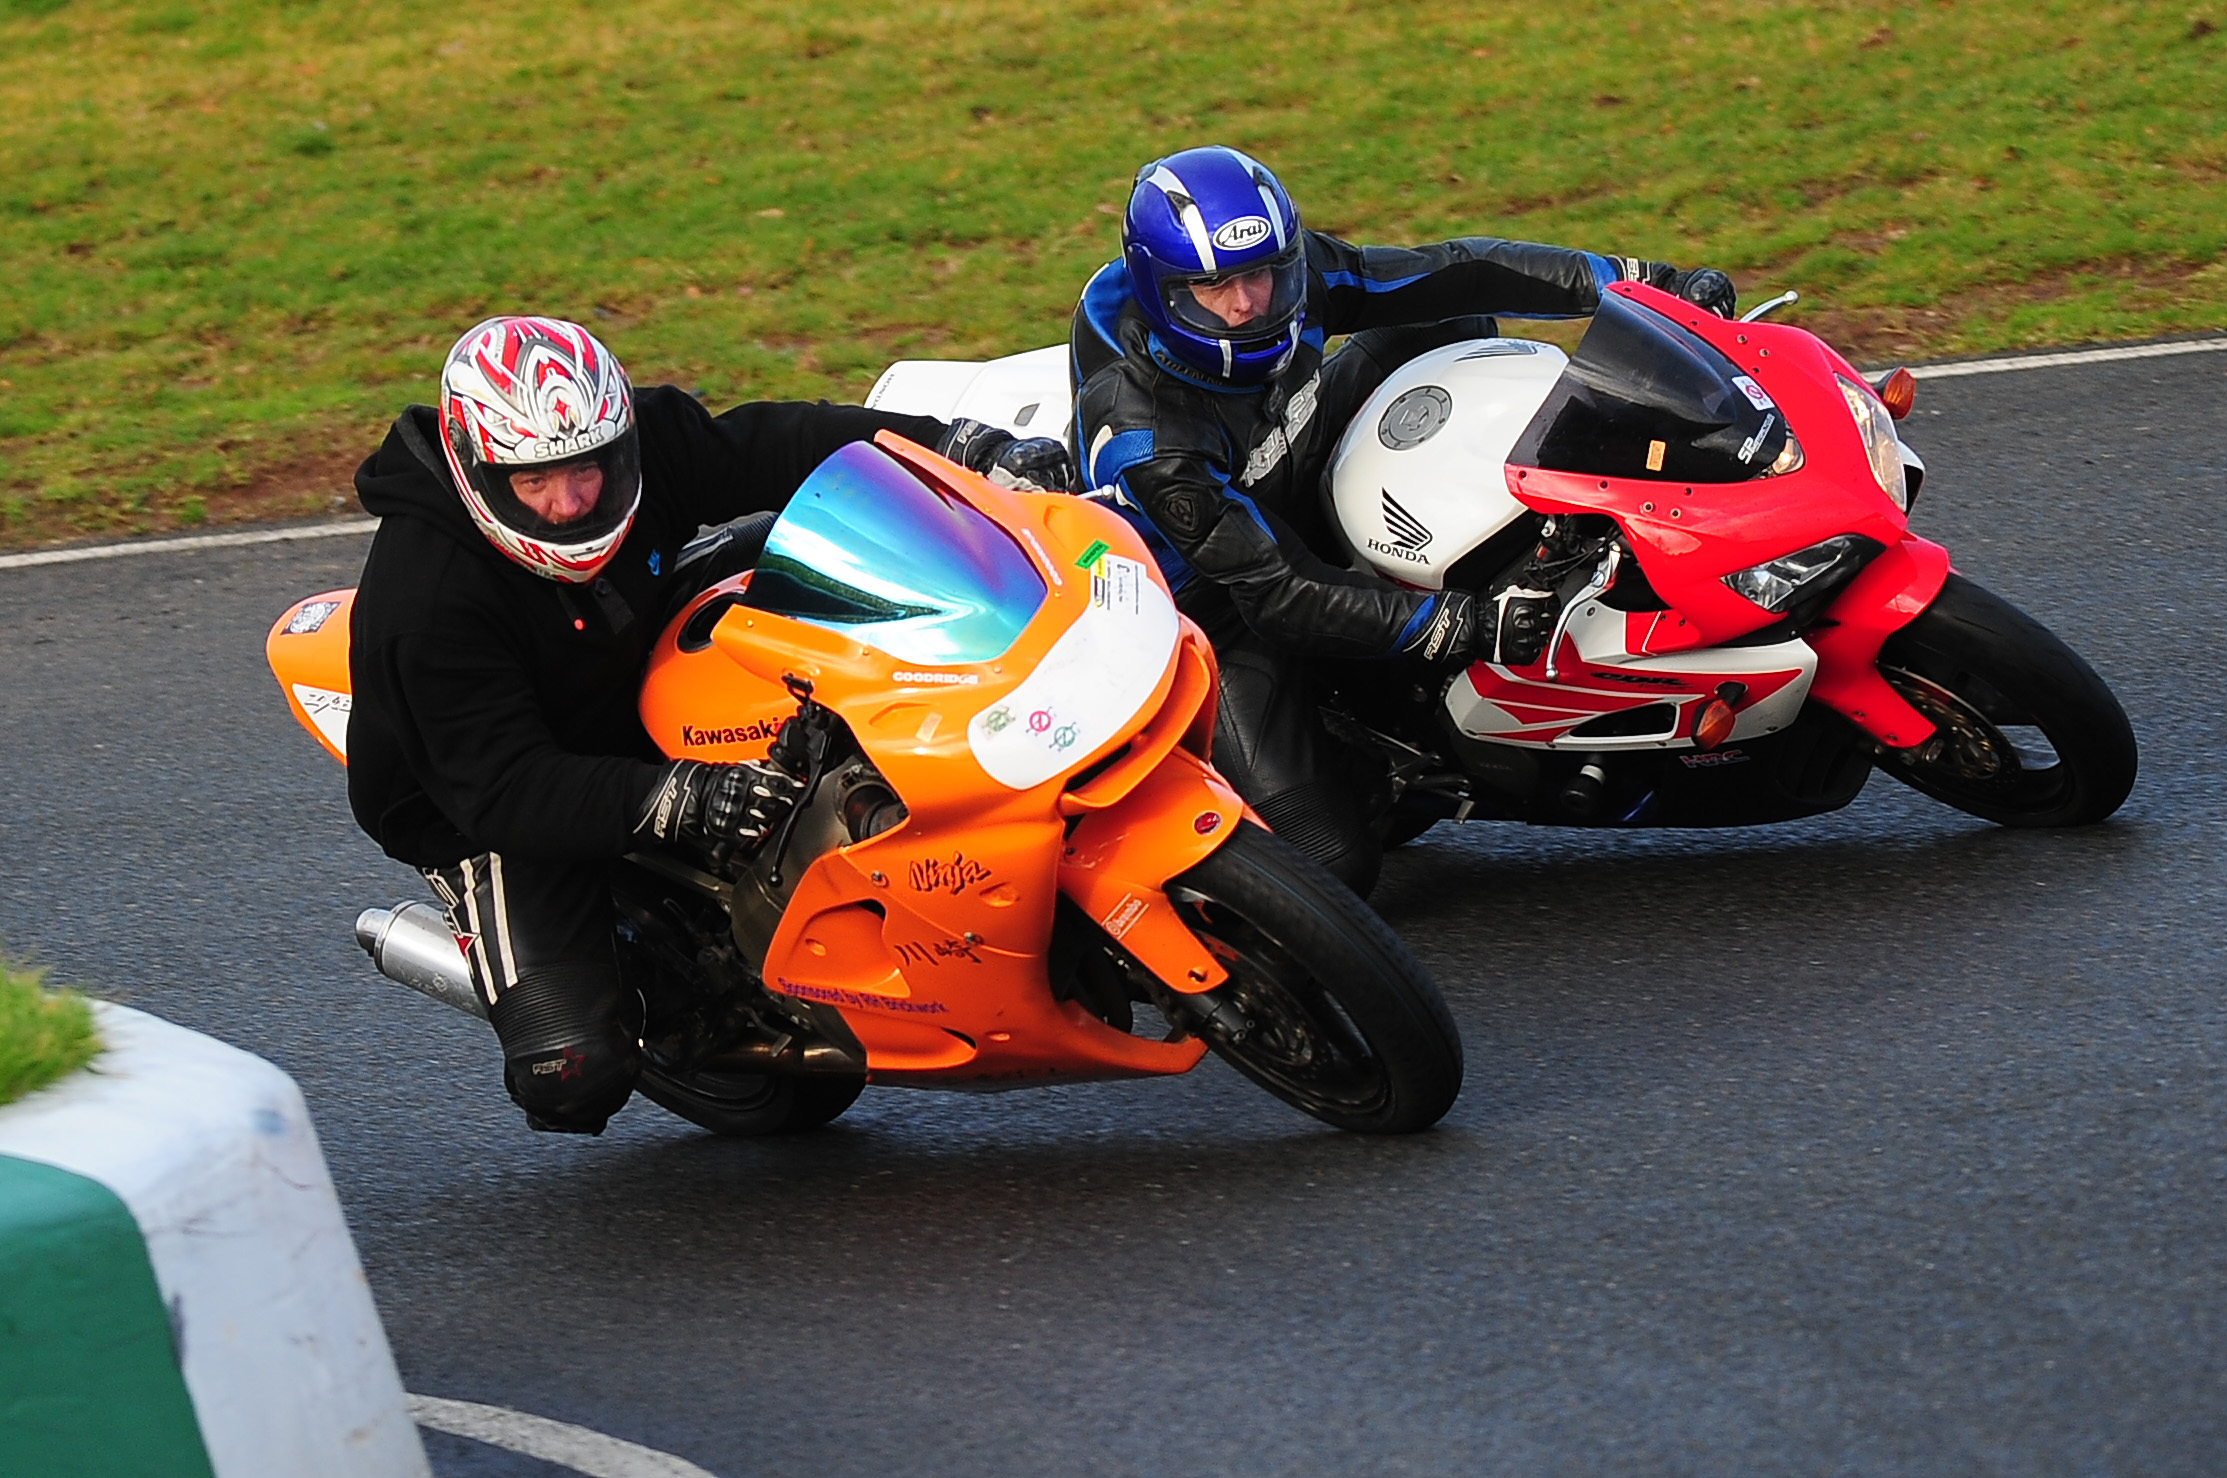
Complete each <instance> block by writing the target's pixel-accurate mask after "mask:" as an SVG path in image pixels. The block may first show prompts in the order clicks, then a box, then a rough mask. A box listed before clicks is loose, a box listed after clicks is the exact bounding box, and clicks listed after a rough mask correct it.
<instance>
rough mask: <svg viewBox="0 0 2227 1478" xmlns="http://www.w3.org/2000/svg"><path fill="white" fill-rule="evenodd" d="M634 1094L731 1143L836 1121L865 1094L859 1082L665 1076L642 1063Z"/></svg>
mask: <svg viewBox="0 0 2227 1478" xmlns="http://www.w3.org/2000/svg"><path fill="white" fill-rule="evenodd" d="M634 1086H635V1089H636V1090H637V1091H638V1092H640V1093H641V1095H642V1096H643V1097H644V1098H646V1099H648V1100H649V1101H650V1102H651V1103H654V1104H656V1105H657V1106H658V1107H659V1108H661V1109H664V1110H665V1111H666V1112H667V1113H671V1114H677V1115H679V1116H680V1117H681V1118H683V1119H686V1120H687V1121H688V1122H689V1123H691V1124H694V1125H696V1126H697V1127H698V1128H700V1129H709V1130H710V1131H711V1132H712V1133H714V1134H721V1135H725V1136H727V1137H729V1138H732V1139H755V1138H760V1137H762V1136H764V1135H768V1134H800V1133H802V1132H804V1131H805V1130H807V1129H817V1128H819V1127H820V1126H821V1125H822V1124H827V1123H831V1122H833V1121H834V1120H835V1119H837V1118H840V1117H841V1116H842V1114H843V1111H844V1110H845V1109H848V1108H849V1107H850V1106H851V1105H852V1104H854V1103H856V1102H857V1101H858V1095H859V1094H861V1093H863V1092H864V1091H865V1090H866V1080H865V1079H864V1078H836V1077H826V1078H788V1077H776V1076H774V1075H773V1074H771V1073H719V1074H711V1073H701V1074H695V1075H689V1074H669V1073H667V1072H665V1071H664V1070H663V1069H661V1068H655V1067H650V1066H648V1065H647V1064H645V1065H644V1066H643V1068H642V1076H641V1078H640V1080H639V1081H637V1082H636V1083H635V1085H634Z"/></svg>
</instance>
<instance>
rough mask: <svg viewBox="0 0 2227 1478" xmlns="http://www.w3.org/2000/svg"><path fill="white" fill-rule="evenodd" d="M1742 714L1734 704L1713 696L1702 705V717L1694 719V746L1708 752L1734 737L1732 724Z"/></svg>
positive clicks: (1736, 721)
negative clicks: (1736, 709) (1733, 709)
mask: <svg viewBox="0 0 2227 1478" xmlns="http://www.w3.org/2000/svg"><path fill="white" fill-rule="evenodd" d="M1739 721H1740V716H1739V715H1738V714H1736V713H1734V712H1733V711H1732V705H1731V704H1729V703H1727V702H1725V701H1724V700H1723V699H1722V698H1711V699H1710V700H1709V701H1708V702H1707V703H1705V704H1703V705H1702V707H1701V717H1699V718H1697V719H1695V720H1694V721H1693V747H1694V748H1696V749H1698V750H1700V751H1701V752H1702V753H1703V754H1707V753H1708V752H1709V751H1710V750H1712V749H1715V748H1716V747H1717V746H1718V745H1720V744H1722V743H1724V741H1725V740H1727V739H1730V738H1731V737H1732V726H1733V725H1734V724H1736V723H1738V722H1739Z"/></svg>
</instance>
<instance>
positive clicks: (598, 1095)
mask: <svg viewBox="0 0 2227 1478" xmlns="http://www.w3.org/2000/svg"><path fill="white" fill-rule="evenodd" d="M619 1005H620V996H619V984H618V977H617V975H616V973H615V972H614V971H613V970H612V969H611V968H610V967H609V966H608V965H603V964H601V963H600V962H599V963H598V964H596V965H592V966H591V965H552V966H546V967H544V968H542V969H539V970H522V971H520V972H519V979H518V983H517V984H516V985H514V986H512V987H511V988H510V989H509V990H507V991H504V992H503V993H502V995H501V996H500V997H499V998H498V999H497V1000H496V1002H495V1005H494V1007H493V1008H492V1009H491V1010H490V1011H489V1012H488V1017H489V1020H490V1021H491V1022H492V1023H493V1024H494V1027H495V1035H496V1036H497V1037H498V1038H499V1039H500V1040H501V1042H502V1044H503V1083H504V1086H505V1087H507V1088H508V1089H509V1090H510V1096H511V1098H512V1100H513V1101H514V1102H516V1103H517V1105H518V1106H519V1107H520V1108H522V1109H524V1110H525V1111H526V1118H527V1122H528V1123H530V1124H532V1125H533V1127H535V1128H536V1129H548V1130H554V1131H558V1132H562V1133H573V1134H600V1133H602V1132H603V1126H604V1123H605V1121H607V1120H608V1119H609V1118H610V1117H611V1115H613V1114H615V1113H617V1112H618V1111H619V1110H620V1109H621V1108H622V1107H624V1106H625V1104H626V1101H627V1099H628V1098H629V1097H630V1096H631V1095H632V1094H633V1092H634V1080H635V1079H636V1077H638V1076H639V1075H640V1073H641V1052H640V1049H639V1048H638V1047H637V1046H636V1045H635V1042H634V1037H633V1034H632V1033H631V1032H629V1031H628V1030H627V1029H626V1025H625V1023H624V1021H622V1020H621V1014H620V1010H619Z"/></svg>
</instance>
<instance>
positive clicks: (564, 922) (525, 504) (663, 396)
mask: <svg viewBox="0 0 2227 1478" xmlns="http://www.w3.org/2000/svg"><path fill="white" fill-rule="evenodd" d="M883 430H889V431H895V432H897V433H899V434H901V435H904V436H908V437H911V438H913V439H915V440H917V441H921V442H924V443H927V444H930V445H933V446H935V447H936V448H937V450H939V451H941V452H943V453H944V454H945V455H946V456H949V457H952V458H953V459H954V460H956V461H960V462H963V463H965V464H966V465H967V466H969V467H971V468H973V469H974V470H975V471H977V472H981V473H984V474H986V475H988V476H990V477H991V478H992V480H994V481H1002V482H1004V483H1005V484H1006V485H1008V486H1037V485H1039V484H1053V485H1059V486H1064V485H1066V483H1067V482H1068V481H1069V480H1070V478H1071V476H1072V470H1071V467H1070V464H1069V462H1068V458H1067V452H1066V449H1065V448H1064V447H1063V446H1061V445H1060V443H1058V442H1057V441H1053V440H1050V439H1048V438H1041V437H1039V438H1035V439H1033V440H1026V441H1017V440H1015V438H1014V437H1013V436H1012V435H1011V434H1010V433H1008V432H1005V431H1002V430H999V429H997V428H994V427H987V426H983V425H981V424H980V423H977V422H972V421H959V422H955V423H953V424H952V425H950V426H945V425H944V424H943V423H942V422H940V421H935V420H931V419H929V418H927V417H923V416H899V415H891V414H888V413H885V412H879V411H871V410H864V409H861V408H859V407H856V406H835V405H829V404H827V403H826V402H825V401H822V402H820V403H819V404H817V405H805V404H780V403H774V402H753V403H749V404H744V405H738V406H736V407H734V408H733V409H731V410H728V411H727V412H725V413H724V414H722V415H717V416H714V415H712V414H711V413H710V412H709V411H707V410H706V409H704V407H702V406H701V405H698V404H697V403H696V401H695V399H694V397H692V396H690V395H689V394H688V393H687V392H686V391H684V390H681V389H678V388H677V387H674V386H671V385H652V386H646V387H644V388H642V389H640V390H639V391H637V390H636V389H635V388H634V387H633V386H632V385H631V384H630V383H629V382H628V380H627V378H626V374H625V371H624V370H622V369H621V368H620V367H619V364H618V361H617V360H616V359H614V358H613V357H612V355H611V352H610V351H609V350H608V349H606V348H605V347H604V346H603V345H602V344H600V343H598V342H597V341H596V339H595V337H594V336H593V335H591V334H590V333H588V331H587V330H586V329H584V328H582V327H580V326H579V325H578V324H575V323H566V322H564V321H562V320H559V319H549V318H524V317H512V318H495V319H489V320H488V321H487V322H485V323H483V324H480V325H479V326H478V327H476V328H474V329H472V330H471V331H470V332H469V333H467V334H465V335H464V337H463V338H461V339H459V340H458V341H457V344H456V347H455V348H454V349H452V350H451V351H450V353H449V358H448V361H447V363H446V365H445V366H444V367H443V369H442V373H441V404H440V406H439V407H438V408H436V407H433V406H412V407H410V408H409V409H407V410H405V411H404V412H403V414H402V416H401V418H400V419H398V420H397V421H396V422H395V423H394V428H393V430H392V431H391V432H389V434H388V436H387V438H386V441H385V442H384V443H383V444H382V445H381V446H380V448H379V449H378V450H377V451H376V452H374V453H373V454H372V455H371V456H370V457H368V458H366V459H365V460H364V463H363V465H362V466H361V467H359V468H358V469H357V470H356V489H357V492H358V494H359V495H360V497H361V498H362V500H363V506H364V508H365V509H366V510H367V511H368V512H371V513H373V514H376V515H378V516H379V518H380V520H381V522H380V526H379V532H378V534H377V535H376V536H375V537H374V538H373V539H372V542H371V552H370V555H369V557H368V558H367V560H366V561H365V564H364V570H363V576H362V579H361V581H360V582H359V585H358V589H357V594H356V601H355V607H354V612H353V615H352V618H351V628H350V653H349V655H350V669H351V677H352V687H353V694H354V710H353V712H352V713H351V715H350V718H349V725H348V739H349V743H348V751H349V752H348V794H349V801H350V803H351V805H352V806H353V808H354V810H355V814H356V818H357V820H358V822H359V823H360V824H361V825H362V827H363V829H364V830H365V831H366V832H368V833H370V835H371V836H372V837H373V838H374V839H375V840H377V841H378V842H379V844H380V845H381V846H382V847H383V848H384V849H385V850H386V852H387V853H388V855H390V856H392V857H395V858H397V859H399V860H400V861H403V862H407V863H409V864H411V865H412V866H415V867H417V868H418V869H419V870H420V871H421V872H422V873H423V874H424V875H425V878H426V881H427V882H428V883H429V884H430V885H431V886H432V888H433V890H434V892H435V893H437V894H438V895H439V896H440V898H441V901H442V903H443V904H444V905H445V906H446V907H447V909H448V912H449V919H450V925H451V927H452V928H453V929H454V931H455V932H456V934H457V937H458V940H459V942H460V943H461V944H462V946H463V948H464V951H465V959H466V961H467V964H468V966H469V968H470V971H471V974H472V979H473V984H474V987H475V988H476V989H477V990H478V991H479V993H480V995H481V998H482V999H483V1000H485V1001H486V1002H487V1004H488V1013H487V1014H488V1019H489V1020H490V1022H491V1023H492V1024H493V1025H494V1028H495V1034H496V1036H497V1038H498V1039H499V1040H500V1042H501V1043H502V1048H503V1059H504V1072H503V1078H504V1083H505V1085H506V1086H507V1087H508V1088H509V1090H510V1094H511V1097H512V1098H513V1099H514V1100H516V1101H517V1103H518V1105H519V1106H520V1107H521V1108H523V1109H524V1110H525V1111H526V1115H527V1122H528V1123H529V1124H530V1125H531V1126H532V1127H534V1128H536V1129H548V1130H559V1131H565V1132H570V1133H585V1134H599V1133H601V1132H602V1130H603V1127H604V1123H605V1121H606V1120H607V1119H609V1117H610V1116H611V1115H612V1114H613V1113H615V1112H617V1111H618V1109H619V1108H620V1106H622V1105H623V1104H624V1103H625V1102H626V1100H627V1098H628V1096H629V1095H630V1094H631V1093H632V1091H633V1088H634V1082H635V1078H636V1076H637V1073H638V1072H639V1067H640V1063H639V1052H638V1049H637V1045H636V1042H635V1040H634V1035H633V1032H632V1031H631V1030H630V1029H629V1026H628V1023H627V1019H626V1016H627V1013H626V1009H625V1006H626V996H625V993H624V990H623V988H622V984H621V981H620V979H619V974H618V959H617V955H616V953H615V952H614V949H613V945H612V931H613V928H614V925H615V918H614V913H613V907H612V902H611V886H610V868H611V865H612V863H613V862H614V861H615V860H616V859H617V858H618V857H619V856H620V855H621V854H622V853H625V852H628V851H631V850H635V849H642V848H658V847H670V846H674V845H684V846H695V847H709V846H712V845H715V844H721V843H724V844H729V845H733V846H737V847H740V848H742V849H744V850H745V851H747V850H748V849H749V848H752V847H755V846H756V845H757V844H758V842H759V841H761V840H762V839H763V838H764V837H765V836H766V835H767V833H768V832H769V831H770V830H771V829H772V828H774V827H775V826H778V825H779V824H780V821H781V819H782V818H783V817H784V816H786V815H787V813H788V811H789V809H790V808H791V807H792V806H793V804H794V801H795V796H796V793H797V791H798V790H799V788H800V787H799V785H798V783H797V781H796V780H795V779H794V778H793V776H792V775H791V774H790V773H788V771H787V770H784V768H783V766H782V764H781V763H780V761H781V759H782V757H783V753H784V740H782V739H777V740H776V741H775V744H774V748H773V752H772V753H771V754H770V755H769V756H768V761H767V762H762V763H745V764H710V763H706V762H703V761H700V760H690V759H681V760H670V761H669V760H666V759H665V758H664V757H663V756H661V755H660V754H659V753H658V752H657V750H656V747H655V746H654V745H652V744H651V743H650V740H649V736H648V735H647V734H646V733H645V732H644V731H643V728H642V723H641V719H640V717H639V715H638V713H637V711H636V707H635V702H636V696H637V689H638V688H639V686H640V683H641V677H642V667H643V663H644V660H645V659H646V658H647V657H648V655H649V651H650V647H651V644H652V643H653V642H654V641H655V640H656V639H657V637H658V634H659V621H658V613H659V612H660V611H661V610H664V609H666V608H668V607H670V606H671V605H672V604H673V603H674V602H675V601H676V599H679V598H684V597H685V596H686V595H687V594H688V593H689V592H690V590H691V589H702V588H703V587H704V585H706V584H708V583H709V582H710V581H711V580H712V579H716V578H717V577H718V576H719V575H720V574H724V573H733V571H732V570H707V569H706V568H705V567H704V565H703V564H690V565H684V564H683V563H682V561H681V558H680V556H681V553H682V550H683V547H684V546H686V545H688V544H689V541H690V540H691V539H692V538H693V537H694V536H695V535H696V533H697V531H698V529H699V527H700V526H701V525H704V524H719V523H725V522H727V521H729V520H736V519H738V518H741V517H742V516H743V515H749V514H758V515H760V517H759V518H757V519H756V520H754V521H753V523H752V524H751V525H749V527H754V529H755V535H756V542H755V543H752V542H750V541H749V539H748V538H747V537H743V535H744V529H743V528H736V529H732V530H731V531H730V532H731V533H732V534H733V535H735V536H736V537H735V538H733V539H731V540H730V542H731V543H734V544H736V545H737V546H738V547H737V548H736V549H735V550H733V551H732V552H734V553H737V554H739V555H742V556H744V557H746V558H747V557H754V555H755V552H756V549H757V546H758V544H762V543H763V540H764V535H765V530H766V528H767V527H769V526H770V525H771V523H772V517H771V515H772V511H773V510H775V509H778V508H780V507H781V506H782V505H783V504H784V503H786V502H787V501H788V498H789V496H790V494H792V493H793V492H795V491H796V489H797V486H798V485H799V484H800V483H802V482H803V481H804V479H805V477H806V476H807V475H809V474H810V472H811V471H812V469H813V468H814V467H816V466H817V465H818V464H819V463H820V462H821V461H822V460H823V459H824V458H825V457H827V456H828V455H829V454H831V453H833V452H834V451H835V450H837V449H838V448H839V447H841V446H843V445H844V444H845V443H847V442H850V441H854V440H858V439H862V438H865V437H870V436H872V435H874V434H875V433H876V432H878V431H883ZM741 546H747V547H741ZM699 547H701V546H699ZM709 562H711V561H710V560H709V559H708V558H707V560H706V561H705V563H709ZM691 581H694V582H695V583H694V584H693V585H690V583H689V582H691ZM798 768H801V766H799V765H791V766H789V770H795V769H798Z"/></svg>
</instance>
